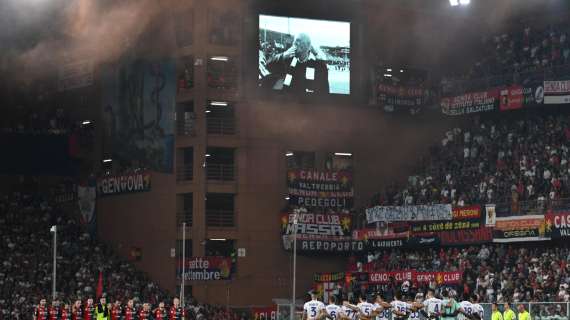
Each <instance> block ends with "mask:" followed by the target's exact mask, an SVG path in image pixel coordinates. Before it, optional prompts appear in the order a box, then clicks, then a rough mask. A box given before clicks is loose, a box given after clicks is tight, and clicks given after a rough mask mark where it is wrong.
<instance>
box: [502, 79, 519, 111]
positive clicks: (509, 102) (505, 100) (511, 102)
mask: <svg viewBox="0 0 570 320" xmlns="http://www.w3.org/2000/svg"><path fill="white" fill-rule="evenodd" d="M500 94H501V98H500V102H499V109H500V110H501V111H506V110H515V109H520V108H522V106H523V87H521V86H519V85H512V86H510V87H508V88H504V89H501V93H500Z"/></svg>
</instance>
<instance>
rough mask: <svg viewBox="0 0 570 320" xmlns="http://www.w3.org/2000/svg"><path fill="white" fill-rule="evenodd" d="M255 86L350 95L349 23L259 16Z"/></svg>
mask: <svg viewBox="0 0 570 320" xmlns="http://www.w3.org/2000/svg"><path fill="white" fill-rule="evenodd" d="M258 84H259V86H260V87H262V88H266V89H269V90H279V91H284V92H292V93H296V94H329V93H331V94H350V22H341V21H326V20H314V19H304V18H291V17H278V16H269V15H260V16H259V83H258Z"/></svg>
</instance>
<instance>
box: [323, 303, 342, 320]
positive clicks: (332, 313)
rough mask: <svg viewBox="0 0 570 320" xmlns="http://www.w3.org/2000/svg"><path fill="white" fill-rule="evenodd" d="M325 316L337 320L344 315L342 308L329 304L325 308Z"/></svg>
mask: <svg viewBox="0 0 570 320" xmlns="http://www.w3.org/2000/svg"><path fill="white" fill-rule="evenodd" d="M325 310H326V312H327V315H328V316H329V317H331V319H332V320H339V319H340V317H341V316H342V315H343V314H344V312H343V311H342V307H341V306H338V305H336V304H332V303H331V304H329V305H328V306H326V307H325Z"/></svg>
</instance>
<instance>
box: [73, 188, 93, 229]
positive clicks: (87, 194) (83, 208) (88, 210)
mask: <svg viewBox="0 0 570 320" xmlns="http://www.w3.org/2000/svg"><path fill="white" fill-rule="evenodd" d="M96 197H97V190H96V188H95V187H83V186H78V187H77V199H78V203H79V212H80V213H81V222H82V223H84V224H90V223H92V222H93V218H94V217H95V198H96Z"/></svg>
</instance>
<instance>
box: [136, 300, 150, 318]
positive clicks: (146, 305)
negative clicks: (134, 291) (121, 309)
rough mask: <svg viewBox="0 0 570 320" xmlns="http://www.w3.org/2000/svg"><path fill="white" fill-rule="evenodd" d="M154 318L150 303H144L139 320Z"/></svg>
mask: <svg viewBox="0 0 570 320" xmlns="http://www.w3.org/2000/svg"><path fill="white" fill-rule="evenodd" d="M151 317H152V311H151V310H150V303H143V307H142V309H141V311H139V318H138V320H150V319H151Z"/></svg>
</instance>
